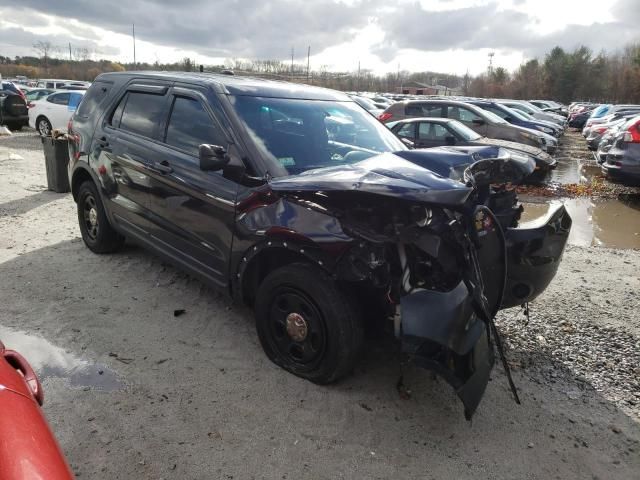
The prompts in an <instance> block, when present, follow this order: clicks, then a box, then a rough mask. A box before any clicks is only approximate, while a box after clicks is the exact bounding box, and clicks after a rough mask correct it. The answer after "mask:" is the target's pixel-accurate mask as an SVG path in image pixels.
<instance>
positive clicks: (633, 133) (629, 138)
mask: <svg viewBox="0 0 640 480" xmlns="http://www.w3.org/2000/svg"><path fill="white" fill-rule="evenodd" d="M622 141H623V142H626V143H640V120H638V121H637V122H636V123H634V124H633V125H631V126H630V127H629V128H628V129H627V131H626V132H624V135H623V136H622Z"/></svg>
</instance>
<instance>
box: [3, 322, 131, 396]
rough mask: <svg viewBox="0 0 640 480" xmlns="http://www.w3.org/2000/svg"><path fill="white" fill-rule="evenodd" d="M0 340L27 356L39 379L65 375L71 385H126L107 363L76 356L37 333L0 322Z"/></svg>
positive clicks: (118, 387)
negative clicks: (10, 327) (26, 331)
mask: <svg viewBox="0 0 640 480" xmlns="http://www.w3.org/2000/svg"><path fill="white" fill-rule="evenodd" d="M0 340H1V341H2V343H4V345H5V347H6V348H7V349H11V350H15V351H17V352H18V353H20V354H21V355H23V356H24V357H25V358H26V359H27V361H28V362H29V364H30V365H31V366H32V367H33V369H34V371H35V372H36V374H37V375H38V378H39V379H40V381H44V380H45V379H46V378H52V377H55V378H62V379H65V380H67V381H68V382H69V385H70V386H72V387H78V388H82V387H89V388H92V389H96V390H102V391H113V390H122V389H124V388H125V386H126V385H125V384H124V382H123V381H122V380H121V379H120V378H119V377H118V375H117V374H116V372H114V371H113V370H111V369H109V368H108V367H106V366H104V365H100V364H96V363H92V362H89V361H87V360H84V359H82V358H79V357H76V356H75V355H73V354H71V353H68V352H66V351H65V350H64V349H63V348H60V347H57V346H55V345H53V344H52V343H51V342H49V341H48V340H46V339H45V338H42V337H39V336H37V335H29V334H27V333H24V332H19V331H16V330H11V329H8V328H5V327H2V326H0Z"/></svg>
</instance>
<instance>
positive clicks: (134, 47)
mask: <svg viewBox="0 0 640 480" xmlns="http://www.w3.org/2000/svg"><path fill="white" fill-rule="evenodd" d="M131 25H132V29H131V34H132V36H133V69H134V70H135V69H136V24H135V23H132V24H131Z"/></svg>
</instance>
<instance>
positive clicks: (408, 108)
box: [378, 100, 547, 151]
mask: <svg viewBox="0 0 640 480" xmlns="http://www.w3.org/2000/svg"><path fill="white" fill-rule="evenodd" d="M413 117H441V118H451V119H454V120H458V121H460V122H462V123H463V124H465V125H466V126H467V127H469V128H471V129H472V130H473V131H475V132H476V133H478V134H479V135H482V136H483V137H489V138H497V139H499V140H508V141H511V142H518V143H524V144H525V145H531V146H533V147H538V148H541V149H542V150H545V151H546V150H547V140H546V139H545V137H546V135H544V134H541V133H540V132H536V131H534V130H529V129H527V128H522V127H517V126H515V125H511V124H510V123H508V122H506V121H505V120H503V119H502V118H500V117H498V116H497V115H495V114H493V113H491V112H488V111H487V110H483V109H482V108H479V107H476V106H475V105H470V104H468V103H465V102H458V101H453V100H407V101H404V102H398V103H394V104H393V105H391V106H390V107H389V108H387V109H386V110H385V111H384V112H383V113H382V114H381V115H380V116H379V117H378V118H379V120H380V121H381V122H383V123H389V122H395V121H398V120H403V119H405V118H413Z"/></svg>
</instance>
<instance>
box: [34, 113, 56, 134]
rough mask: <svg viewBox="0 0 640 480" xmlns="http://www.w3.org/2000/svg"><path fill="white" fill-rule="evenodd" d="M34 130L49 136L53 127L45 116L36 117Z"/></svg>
mask: <svg viewBox="0 0 640 480" xmlns="http://www.w3.org/2000/svg"><path fill="white" fill-rule="evenodd" d="M36 130H38V133H39V134H40V135H42V136H43V137H49V136H51V132H52V130H53V127H52V126H51V122H50V121H49V120H48V119H47V117H38V119H37V120H36Z"/></svg>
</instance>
